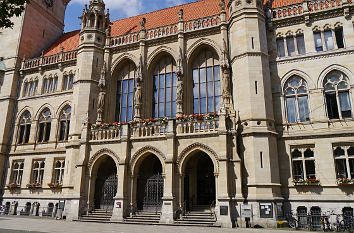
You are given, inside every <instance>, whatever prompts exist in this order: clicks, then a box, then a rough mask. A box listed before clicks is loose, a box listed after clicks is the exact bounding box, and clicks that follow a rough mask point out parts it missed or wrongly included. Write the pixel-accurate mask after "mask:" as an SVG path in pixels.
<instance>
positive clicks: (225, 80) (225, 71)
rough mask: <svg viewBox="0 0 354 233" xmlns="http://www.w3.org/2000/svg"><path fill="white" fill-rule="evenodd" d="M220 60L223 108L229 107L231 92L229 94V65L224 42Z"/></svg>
mask: <svg viewBox="0 0 354 233" xmlns="http://www.w3.org/2000/svg"><path fill="white" fill-rule="evenodd" d="M221 54H222V60H221V70H222V98H223V104H224V106H229V105H230V102H231V92H230V63H229V58H228V50H227V46H226V42H225V40H224V41H223V49H222V52H221Z"/></svg>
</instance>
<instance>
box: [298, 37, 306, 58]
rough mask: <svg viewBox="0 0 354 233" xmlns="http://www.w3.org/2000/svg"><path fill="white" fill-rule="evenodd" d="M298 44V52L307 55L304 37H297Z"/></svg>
mask: <svg viewBox="0 0 354 233" xmlns="http://www.w3.org/2000/svg"><path fill="white" fill-rule="evenodd" d="M296 44H297V50H298V52H299V54H305V53H306V47H305V39H304V35H297V36H296Z"/></svg>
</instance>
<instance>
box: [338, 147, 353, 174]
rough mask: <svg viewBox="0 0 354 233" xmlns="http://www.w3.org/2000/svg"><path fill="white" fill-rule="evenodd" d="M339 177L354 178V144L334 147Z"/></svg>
mask: <svg viewBox="0 0 354 233" xmlns="http://www.w3.org/2000/svg"><path fill="white" fill-rule="evenodd" d="M333 155H334V161H335V168H336V174H337V179H354V145H342V146H338V147H334V148H333Z"/></svg>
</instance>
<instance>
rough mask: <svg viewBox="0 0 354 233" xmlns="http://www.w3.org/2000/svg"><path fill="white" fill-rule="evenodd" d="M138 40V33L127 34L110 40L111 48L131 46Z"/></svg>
mask: <svg viewBox="0 0 354 233" xmlns="http://www.w3.org/2000/svg"><path fill="white" fill-rule="evenodd" d="M139 40H140V35H139V32H136V33H132V34H127V35H123V36H117V37H113V38H112V39H111V46H119V45H127V44H132V43H135V42H138V41H139Z"/></svg>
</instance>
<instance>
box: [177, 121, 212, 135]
mask: <svg viewBox="0 0 354 233" xmlns="http://www.w3.org/2000/svg"><path fill="white" fill-rule="evenodd" d="M218 128H219V120H218V119H212V120H204V121H178V122H177V132H178V133H179V134H193V133H205V132H215V131H217V130H218Z"/></svg>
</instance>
